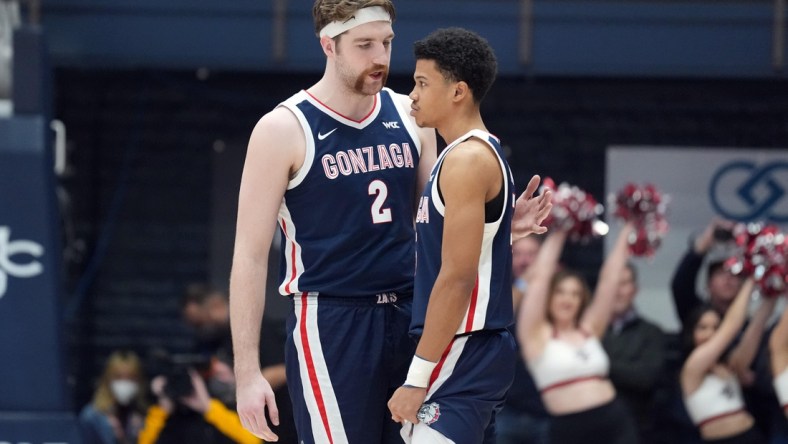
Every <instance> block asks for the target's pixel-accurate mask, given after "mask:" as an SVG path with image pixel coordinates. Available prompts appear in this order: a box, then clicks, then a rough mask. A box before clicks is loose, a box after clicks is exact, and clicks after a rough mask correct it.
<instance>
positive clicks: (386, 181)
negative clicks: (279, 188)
mask: <svg viewBox="0 0 788 444" xmlns="http://www.w3.org/2000/svg"><path fill="white" fill-rule="evenodd" d="M280 106H284V107H286V108H287V109H289V110H290V111H291V112H292V113H293V114H295V116H296V117H297V118H298V121H299V122H300V124H301V127H302V128H303V131H304V134H305V135H306V155H305V158H304V164H303V166H302V167H301V168H300V169H299V171H298V172H297V173H296V175H295V176H294V177H293V178H292V179H291V180H290V182H289V183H288V186H287V191H286V192H285V195H284V199H283V200H282V205H281V206H280V209H279V227H280V229H281V231H282V248H281V250H282V253H283V258H282V261H281V267H280V278H281V285H280V286H279V291H280V293H282V294H284V295H287V294H292V293H301V292H320V293H325V294H329V295H334V296H370V295H375V294H379V293H385V292H410V291H412V288H413V273H414V269H415V264H414V260H415V259H414V256H415V254H414V228H413V208H414V207H415V205H414V204H415V198H416V190H415V188H416V177H417V170H418V164H419V155H420V153H421V143H420V141H419V138H418V134H417V133H416V127H415V126H414V125H413V124H412V122H411V120H410V117H409V115H408V112H407V111H406V110H405V109H404V107H403V106H402V104H401V103H400V102H399V101H398V99H397V97H396V96H395V94H394V93H393V92H392V91H391V90H389V89H387V88H384V89H383V90H382V91H381V92H379V93H378V94H376V95H375V100H374V106H373V108H372V110H371V111H370V113H369V115H367V116H366V117H364V118H363V119H361V120H360V121H356V120H352V119H349V118H347V117H345V116H343V115H341V114H339V113H337V112H335V111H334V110H332V109H330V108H329V107H327V106H326V105H324V104H322V103H321V102H320V101H318V100H317V99H316V98H315V97H313V96H311V95H310V94H309V93H308V92H306V91H301V92H299V93H297V94H295V95H294V96H292V97H291V98H289V99H288V100H286V101H285V102H283V103H282V104H281V105H280Z"/></svg>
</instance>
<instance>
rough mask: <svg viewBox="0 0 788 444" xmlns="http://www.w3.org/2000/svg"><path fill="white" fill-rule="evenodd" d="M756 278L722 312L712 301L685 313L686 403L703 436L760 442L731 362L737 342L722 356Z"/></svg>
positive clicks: (764, 309) (732, 443) (763, 312)
mask: <svg viewBox="0 0 788 444" xmlns="http://www.w3.org/2000/svg"><path fill="white" fill-rule="evenodd" d="M753 287H754V284H753V281H752V279H748V280H746V281H745V283H744V285H743V286H742V287H741V289H740V290H739V292H738V295H737V296H736V297H735V298H734V300H733V302H732V303H731V304H729V305H728V307H726V312H725V315H724V317H720V315H719V312H718V309H717V308H715V307H713V306H711V305H704V306H700V307H699V308H697V309H696V310H695V311H694V312H693V313H692V314H691V315H690V316H688V317H687V318H686V321H687V328H686V329H685V341H686V342H685V344H687V346H688V348H689V349H691V350H692V351H691V352H690V353H689V356H688V357H687V359H686V361H685V362H684V366H683V367H682V369H681V375H680V382H681V388H682V393H683V396H684V403H685V405H686V408H687V411H688V412H689V415H690V417H691V418H692V421H693V423H694V424H695V425H696V426H697V427H698V429H699V431H700V435H701V437H702V438H703V440H704V442H724V443H726V444H739V443H741V444H757V443H763V442H765V440H764V439H763V437H762V435H761V433H760V430H759V429H758V428H757V427H756V426H755V420H754V418H753V417H752V415H751V414H750V413H749V412H748V411H747V410H746V408H745V404H744V397H743V394H742V390H741V385H740V383H739V379H738V377H737V376H736V374H735V372H734V371H733V370H732V368H731V367H730V365H729V362H730V361H731V360H735V359H741V358H740V357H737V354H741V353H743V350H742V347H743V346H744V344H743V343H742V344H740V346H738V347H737V348H736V349H734V350H733V351H732V352H731V357H730V358H729V359H725V357H724V355H725V352H726V350H727V349H728V348H729V347H730V345H731V343H732V342H733V340H734V339H735V338H736V335H737V334H738V333H739V331H741V328H742V326H743V324H744V321H745V319H746V317H747V308H748V303H749V300H750V295H751V293H752V290H753ZM771 308H772V306H771V304H762V305H761V307H759V309H758V311H759V313H758V314H756V317H763V316H768V312H769V311H770V310H771Z"/></svg>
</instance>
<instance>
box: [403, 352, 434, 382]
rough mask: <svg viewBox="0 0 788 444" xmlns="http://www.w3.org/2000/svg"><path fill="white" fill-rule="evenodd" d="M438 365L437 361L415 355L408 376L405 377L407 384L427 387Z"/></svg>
mask: <svg viewBox="0 0 788 444" xmlns="http://www.w3.org/2000/svg"><path fill="white" fill-rule="evenodd" d="M436 365H438V363H437V362H430V361H427V360H426V359H422V358H420V357H418V356H415V355H414V356H413V361H411V363H410V368H409V369H408V377H407V378H405V385H409V386H411V387H419V388H427V386H428V385H430V377H431V376H432V371H433V370H434V369H435V366H436Z"/></svg>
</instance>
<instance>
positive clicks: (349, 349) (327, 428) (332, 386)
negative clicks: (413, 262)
mask: <svg viewBox="0 0 788 444" xmlns="http://www.w3.org/2000/svg"><path fill="white" fill-rule="evenodd" d="M411 308H412V295H410V294H408V295H399V294H393V293H386V294H382V295H373V296H371V297H369V298H342V297H334V296H325V295H319V296H317V295H316V294H315V293H311V294H307V293H304V294H297V295H294V296H293V311H292V312H291V313H290V316H289V318H288V321H287V332H288V335H287V344H286V346H285V347H286V348H285V364H286V367H287V384H288V388H289V391H290V397H291V398H292V401H293V416H294V418H295V424H296V429H297V431H298V439H299V444H300V443H303V444H377V443H382V444H389V443H392V444H393V443H398V444H399V443H402V438H401V437H400V436H399V430H400V426H399V424H397V423H395V422H394V421H392V420H391V412H389V410H388V407H387V405H386V404H387V402H388V400H389V398H390V397H391V395H392V394H393V393H394V390H396V389H397V388H398V387H399V386H401V385H402V384H403V383H404V381H405V376H406V375H407V372H408V367H409V365H410V361H411V359H412V357H413V353H414V352H415V348H416V344H415V342H414V341H413V339H411V338H410V337H409V336H408V328H409V324H410V314H411Z"/></svg>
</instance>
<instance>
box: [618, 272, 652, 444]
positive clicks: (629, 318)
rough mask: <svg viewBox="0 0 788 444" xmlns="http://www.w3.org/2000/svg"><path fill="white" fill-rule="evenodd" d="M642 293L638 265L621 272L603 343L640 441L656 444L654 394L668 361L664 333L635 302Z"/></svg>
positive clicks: (646, 443) (619, 393)
mask: <svg viewBox="0 0 788 444" xmlns="http://www.w3.org/2000/svg"><path fill="white" fill-rule="evenodd" d="M637 292H638V274H637V269H636V268H635V265H634V264H632V263H631V262H627V264H626V267H624V269H623V270H622V272H621V275H620V276H619V279H618V288H617V290H616V300H615V302H614V305H613V321H612V322H611V323H610V327H609V328H608V329H607V333H606V334H605V336H604V338H603V340H602V346H603V347H604V349H605V351H606V352H607V354H608V356H609V358H610V381H611V382H612V383H613V386H614V387H615V388H616V392H617V393H618V395H619V397H620V398H621V400H622V401H624V404H625V405H627V406H628V407H629V409H630V411H631V412H632V414H633V416H634V417H635V424H636V426H637V430H638V436H639V437H640V442H641V443H643V444H648V443H653V442H655V440H654V438H655V436H656V434H655V426H654V420H653V419H654V417H655V407H654V395H655V388H656V385H657V381H658V379H659V376H660V374H661V372H662V367H663V364H664V360H665V346H664V338H663V334H662V330H660V329H659V327H657V326H656V325H654V324H652V323H651V322H649V321H646V320H645V319H643V318H641V317H640V315H639V314H638V312H637V310H636V309H635V305H634V301H635V296H636V295H637Z"/></svg>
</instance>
